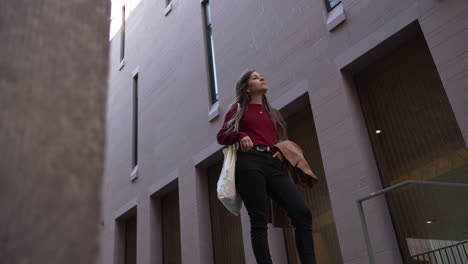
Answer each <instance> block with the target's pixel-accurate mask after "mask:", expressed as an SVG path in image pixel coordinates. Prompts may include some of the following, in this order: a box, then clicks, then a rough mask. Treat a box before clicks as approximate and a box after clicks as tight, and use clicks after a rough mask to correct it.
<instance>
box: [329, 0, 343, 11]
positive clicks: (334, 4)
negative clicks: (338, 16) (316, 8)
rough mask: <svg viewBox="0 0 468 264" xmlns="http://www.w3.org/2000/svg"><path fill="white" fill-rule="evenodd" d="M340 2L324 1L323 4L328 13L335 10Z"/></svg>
mask: <svg viewBox="0 0 468 264" xmlns="http://www.w3.org/2000/svg"><path fill="white" fill-rule="evenodd" d="M339 3H341V0H325V4H326V5H327V10H328V11H329V12H330V11H331V10H332V9H333V8H335V7H336V6H337V5H338V4H339Z"/></svg>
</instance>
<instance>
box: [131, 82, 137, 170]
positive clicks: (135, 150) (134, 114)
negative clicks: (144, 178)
mask: <svg viewBox="0 0 468 264" xmlns="http://www.w3.org/2000/svg"><path fill="white" fill-rule="evenodd" d="M132 134H133V135H132V137H133V148H132V152H133V154H132V166H133V168H135V167H136V166H137V165H138V74H135V76H134V77H133V133H132Z"/></svg>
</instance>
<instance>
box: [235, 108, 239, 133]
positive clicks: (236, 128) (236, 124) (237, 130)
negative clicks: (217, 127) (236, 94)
mask: <svg viewBox="0 0 468 264" xmlns="http://www.w3.org/2000/svg"><path fill="white" fill-rule="evenodd" d="M239 111H240V104H239V103H237V113H239ZM239 121H240V120H237V121H236V123H235V124H234V131H235V132H239Z"/></svg>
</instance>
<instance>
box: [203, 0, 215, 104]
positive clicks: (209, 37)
mask: <svg viewBox="0 0 468 264" xmlns="http://www.w3.org/2000/svg"><path fill="white" fill-rule="evenodd" d="M202 4H203V17H204V19H205V34H206V36H205V41H206V48H207V54H208V64H209V74H210V76H209V79H210V95H211V103H215V102H216V101H218V80H217V79H216V63H215V53H214V46H213V31H212V23H211V10H210V2H209V0H206V1H204V2H202Z"/></svg>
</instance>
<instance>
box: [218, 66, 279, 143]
mask: <svg viewBox="0 0 468 264" xmlns="http://www.w3.org/2000/svg"><path fill="white" fill-rule="evenodd" d="M254 72H255V70H253V69H252V70H247V71H245V72H244V73H242V75H241V76H240V77H239V79H238V80H237V82H236V87H235V89H236V100H235V102H234V103H233V105H234V104H238V107H239V109H237V112H236V113H235V114H234V115H233V116H232V118H231V119H230V120H229V121H228V123H227V127H228V130H227V132H232V131H233V130H234V127H235V124H236V123H237V124H239V122H240V120H241V118H242V116H243V115H244V112H245V107H246V106H247V105H248V104H249V101H250V96H249V93H247V88H248V85H249V79H250V76H251V75H252V73H254ZM262 101H263V106H264V107H265V110H266V111H267V113H268V115H269V116H270V118H271V120H272V121H273V123H274V124H275V126H276V130H277V133H276V135H277V140H278V141H282V140H285V139H287V136H286V122H285V121H284V119H283V117H282V116H281V114H280V113H279V111H277V110H276V109H274V108H272V107H271V105H270V102H269V101H268V99H267V97H266V95H265V94H263V98H262ZM236 108H237V106H236Z"/></svg>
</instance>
